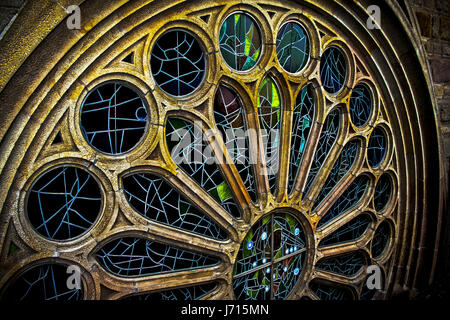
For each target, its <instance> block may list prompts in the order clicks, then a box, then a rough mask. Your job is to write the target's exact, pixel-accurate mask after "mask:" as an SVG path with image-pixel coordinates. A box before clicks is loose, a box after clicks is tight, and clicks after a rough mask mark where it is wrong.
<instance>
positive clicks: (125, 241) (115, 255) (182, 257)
mask: <svg viewBox="0 0 450 320" xmlns="http://www.w3.org/2000/svg"><path fill="white" fill-rule="evenodd" d="M96 258H97V261H98V262H99V263H100V264H101V265H102V266H103V267H104V268H105V269H106V270H107V271H109V272H111V273H112V274H115V275H118V276H122V277H144V276H147V275H152V274H157V273H167V272H176V271H183V270H191V269H196V268H201V267H206V266H213V265H216V264H217V263H218V262H219V260H218V259H217V258H214V257H210V256H207V255H204V254H201V253H196V252H192V251H189V250H185V249H181V248H178V247H174V246H170V245H167V244H163V243H160V242H156V241H151V240H146V239H144V238H135V237H125V238H119V239H116V240H112V241H110V242H108V243H106V244H105V245H103V246H102V247H101V248H100V250H99V251H98V252H97V253H96Z"/></svg>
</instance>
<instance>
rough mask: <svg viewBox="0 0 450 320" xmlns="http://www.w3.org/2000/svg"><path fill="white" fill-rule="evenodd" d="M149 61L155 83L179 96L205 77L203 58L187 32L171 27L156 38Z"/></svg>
mask: <svg viewBox="0 0 450 320" xmlns="http://www.w3.org/2000/svg"><path fill="white" fill-rule="evenodd" d="M150 65H151V69H152V74H153V78H154V79H155V81H156V84H157V85H158V86H159V87H160V88H161V90H163V91H164V92H166V93H168V94H170V95H172V96H175V97H182V96H186V95H189V94H191V93H193V92H194V91H195V90H197V89H198V88H199V87H200V85H201V83H202V81H203V78H204V75H205V68H206V59H205V53H204V52H203V49H202V47H201V46H200V43H199V42H198V41H197V39H196V38H195V37H194V36H193V35H191V34H190V33H188V32H186V31H183V30H171V31H168V32H166V33H164V34H163V35H162V36H160V37H159V38H158V40H156V43H155V45H154V47H153V49H152V53H151V59H150Z"/></svg>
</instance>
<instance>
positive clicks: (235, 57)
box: [219, 13, 262, 71]
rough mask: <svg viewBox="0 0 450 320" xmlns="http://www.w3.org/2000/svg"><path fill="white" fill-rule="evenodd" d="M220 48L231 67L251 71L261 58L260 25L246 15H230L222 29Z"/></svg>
mask: <svg viewBox="0 0 450 320" xmlns="http://www.w3.org/2000/svg"><path fill="white" fill-rule="evenodd" d="M219 46H220V53H221V54H222V57H223V59H224V60H225V62H226V63H227V65H228V66H229V67H231V68H232V69H234V70H237V71H246V70H249V69H251V68H252V67H253V66H255V65H256V63H257V61H258V59H259V57H260V56H261V49H262V42H261V35H260V31H259V28H258V25H257V24H256V23H255V22H254V21H253V19H252V18H251V17H250V16H249V15H247V14H245V13H234V14H232V15H230V16H229V17H228V18H227V19H226V20H225V21H224V22H223V23H222V26H221V27H220V34H219Z"/></svg>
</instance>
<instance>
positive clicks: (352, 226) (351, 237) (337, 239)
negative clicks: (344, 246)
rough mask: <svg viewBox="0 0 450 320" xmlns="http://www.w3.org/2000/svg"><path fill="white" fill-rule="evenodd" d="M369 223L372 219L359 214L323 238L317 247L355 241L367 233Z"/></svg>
mask: <svg viewBox="0 0 450 320" xmlns="http://www.w3.org/2000/svg"><path fill="white" fill-rule="evenodd" d="M371 222H372V219H371V218H370V216H369V215H367V214H361V215H359V216H357V217H356V218H355V219H353V220H352V221H350V222H348V223H346V224H345V225H344V226H342V227H340V228H339V229H338V230H336V231H335V232H333V233H332V234H330V235H329V236H327V237H325V238H323V239H322V241H320V244H319V247H324V246H328V245H336V244H340V243H345V242H349V241H355V240H357V239H359V238H360V237H361V236H362V235H363V234H364V233H365V232H366V231H367V229H368V228H369V225H370V223H371Z"/></svg>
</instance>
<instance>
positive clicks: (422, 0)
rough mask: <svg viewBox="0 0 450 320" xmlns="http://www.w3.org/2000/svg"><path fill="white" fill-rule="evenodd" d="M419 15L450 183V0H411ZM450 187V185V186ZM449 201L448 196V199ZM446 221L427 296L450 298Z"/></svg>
mask: <svg viewBox="0 0 450 320" xmlns="http://www.w3.org/2000/svg"><path fill="white" fill-rule="evenodd" d="M409 2H410V4H411V7H412V9H413V11H414V13H415V15H416V18H417V22H418V24H419V28H420V33H421V36H422V40H423V43H424V47H425V50H426V53H427V56H428V62H429V64H430V68H431V76H432V80H433V83H434V92H435V96H436V102H437V106H438V109H439V117H440V126H441V139H442V148H443V149H442V152H443V154H444V156H445V160H446V167H447V177H448V181H449V183H450V0H409ZM449 190H450V188H449ZM447 203H448V199H447ZM444 219H445V220H446V221H445V220H444V223H445V225H446V228H445V231H444V234H443V238H442V244H441V255H440V259H441V261H440V263H439V264H438V270H437V273H436V278H435V280H436V281H435V285H434V286H433V287H432V288H430V290H429V291H428V292H424V293H422V297H424V298H436V297H438V298H439V297H442V298H448V297H449V292H448V291H449V287H450V253H449V251H450V217H448V214H447V215H446V216H445V217H444Z"/></svg>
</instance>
